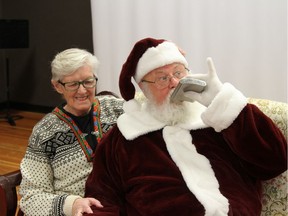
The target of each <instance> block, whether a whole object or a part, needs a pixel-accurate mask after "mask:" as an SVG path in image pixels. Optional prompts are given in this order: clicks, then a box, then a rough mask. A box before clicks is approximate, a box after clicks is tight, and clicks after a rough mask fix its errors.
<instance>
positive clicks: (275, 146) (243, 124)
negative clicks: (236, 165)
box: [202, 83, 287, 180]
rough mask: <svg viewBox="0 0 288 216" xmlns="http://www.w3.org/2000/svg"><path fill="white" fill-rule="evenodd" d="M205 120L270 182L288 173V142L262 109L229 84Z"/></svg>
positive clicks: (249, 168) (255, 173)
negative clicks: (271, 179)
mask: <svg viewBox="0 0 288 216" xmlns="http://www.w3.org/2000/svg"><path fill="white" fill-rule="evenodd" d="M202 119H203V121H204V122H205V123H206V124H207V125H209V126H211V127H213V128H214V129H215V131H217V132H220V133H221V134H223V137H224V139H225V140H226V142H227V144H228V145H229V146H230V148H231V149H232V151H233V152H234V153H235V154H236V155H237V156H238V157H239V160H240V161H241V163H242V165H243V167H244V168H245V169H246V170H247V172H249V173H250V174H251V175H252V176H255V177H257V178H260V179H263V180H266V179H270V178H273V177H276V176H277V175H279V174H281V173H282V172H284V171H285V170H287V141H286V139H285V137H284V135H283V134H282V132H281V131H280V129H279V128H278V127H277V126H276V125H275V124H274V123H273V121H272V120H271V119H270V118H269V117H268V116H266V115H265V114H264V113H263V112H262V111H260V109H259V108H258V107H256V106H255V105H252V104H248V103H247V99H246V98H245V97H244V96H243V95H242V93H241V92H239V91H238V90H237V89H235V88H234V87H233V86H232V85H230V84H228V83H226V84H224V86H223V88H222V89H221V91H220V93H219V94H218V95H217V96H216V97H215V99H214V100H213V102H212V103H211V105H210V106H209V107H208V108H207V110H206V111H205V112H204V113H203V114H202Z"/></svg>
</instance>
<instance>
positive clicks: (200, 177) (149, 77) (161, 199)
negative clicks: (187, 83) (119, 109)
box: [86, 38, 287, 216]
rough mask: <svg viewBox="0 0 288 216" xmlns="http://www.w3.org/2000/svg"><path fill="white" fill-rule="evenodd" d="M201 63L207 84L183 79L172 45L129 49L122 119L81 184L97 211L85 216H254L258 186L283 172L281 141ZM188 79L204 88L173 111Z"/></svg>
mask: <svg viewBox="0 0 288 216" xmlns="http://www.w3.org/2000/svg"><path fill="white" fill-rule="evenodd" d="M207 63H208V73H207V74H191V73H190V72H189V70H188V63H187V60H186V59H185V57H184V55H183V52H182V51H181V50H180V49H179V48H178V47H177V45H175V44H174V43H173V42H171V41H167V40H162V39H160V40H159V39H154V38H145V39H143V40H140V41H138V42H137V43H136V44H135V46H134V48H133V49H132V51H131V53H130V55H129V56H128V59H127V61H126V62H125V63H124V65H123V68H122V71H121V74H120V79H119V87H120V91H121V95H122V97H123V98H124V99H125V101H126V102H125V103H124V107H123V109H124V114H122V115H121V116H120V117H119V118H118V121H117V126H115V127H114V128H113V129H112V130H111V131H110V132H109V133H108V134H107V135H106V136H105V137H104V138H103V139H102V142H101V143H100V145H99V146H98V148H97V150H96V154H95V158H94V162H93V171H92V173H91V175H90V176H89V178H88V180H87V183H86V196H87V197H95V198H97V199H99V200H100V201H101V203H102V205H103V206H104V207H103V208H94V213H93V214H91V215H132V216H138V215H143V216H161V215H163V216H170V215H171V216H172V215H173V216H175V215H181V216H186V215H187V216H188V215H189V216H191V215H193V216H200V215H201V216H203V215H207V216H212V215H214V216H224V215H233V216H240V215H242V216H243V215H245V216H246V215H247V216H256V215H260V212H261V181H262V180H267V179H270V178H273V177H275V176H277V175H279V174H280V173H282V172H284V171H285V170H286V169H287V154H286V152H287V141H286V140H285V137H284V136H283V135H282V134H281V132H280V130H279V129H278V128H277V127H276V126H275V125H274V124H273V122H272V121H271V119H269V118H268V117H267V116H265V115H264V114H263V113H262V112H261V111H260V110H259V109H258V108H257V107H256V106H254V105H252V104H248V103H247V99H246V97H245V96H244V95H243V94H242V93H241V92H240V91H239V90H237V89H236V88H235V87H234V86H233V85H231V84H230V83H224V84H223V83H222V82H221V81H220V80H219V78H218V76H217V73H216V70H215V67H214V64H213V62H212V59H211V58H208V59H207ZM187 76H189V77H193V78H197V79H201V80H202V81H205V82H206V84H207V86H206V87H205V89H204V91H203V92H200V93H199V92H193V91H187V92H185V93H184V97H183V98H189V100H188V101H182V100H180V101H179V100H178V101H176V102H172V101H171V94H172V93H173V91H174V90H175V87H176V86H177V84H178V83H179V80H180V79H183V78H184V77H187ZM132 77H133V78H134V80H135V82H136V83H137V84H138V85H139V87H140V89H141V90H142V92H143V97H135V87H134V84H133V83H132V81H131V78H132Z"/></svg>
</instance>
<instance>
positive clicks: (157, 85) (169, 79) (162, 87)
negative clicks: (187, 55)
mask: <svg viewBox="0 0 288 216" xmlns="http://www.w3.org/2000/svg"><path fill="white" fill-rule="evenodd" d="M185 71H187V74H186V75H184V76H182V77H180V78H179V77H176V76H175V74H176V73H178V72H182V71H176V72H174V73H173V75H172V76H169V75H166V76H161V77H158V80H159V79H160V78H163V77H166V78H167V80H168V81H167V85H165V86H162V85H161V84H159V82H158V83H157V81H158V80H157V78H155V81H150V80H144V79H142V80H141V82H146V83H152V84H155V85H156V88H157V89H164V88H166V87H167V86H169V83H170V82H171V79H172V78H174V79H177V80H180V79H182V78H183V77H185V76H187V75H188V74H189V72H190V70H189V68H186V67H185Z"/></svg>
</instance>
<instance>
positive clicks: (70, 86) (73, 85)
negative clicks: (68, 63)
mask: <svg viewBox="0 0 288 216" xmlns="http://www.w3.org/2000/svg"><path fill="white" fill-rule="evenodd" d="M97 80H98V79H97V78H96V77H90V78H88V79H86V80H83V81H74V82H66V83H63V82H61V81H60V80H58V83H60V84H61V85H63V86H64V88H65V90H67V91H76V90H78V89H79V87H80V84H81V85H82V86H83V87H84V88H94V87H95V86H96V82H97Z"/></svg>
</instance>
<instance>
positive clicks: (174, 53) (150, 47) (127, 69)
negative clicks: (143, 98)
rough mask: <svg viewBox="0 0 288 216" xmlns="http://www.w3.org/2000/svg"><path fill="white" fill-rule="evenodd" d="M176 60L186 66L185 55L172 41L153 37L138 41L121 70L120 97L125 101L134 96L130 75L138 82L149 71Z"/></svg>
mask: <svg viewBox="0 0 288 216" xmlns="http://www.w3.org/2000/svg"><path fill="white" fill-rule="evenodd" d="M176 62H177V63H182V64H184V65H185V67H188V63H187V61H186V59H185V57H184V56H183V54H182V53H181V52H180V51H179V48H178V47H177V46H176V45H175V44H174V43H172V42H170V41H166V40H164V39H154V38H145V39H142V40H140V41H138V42H137V43H136V44H135V45H134V47H133V49H132V51H131V53H130V54H129V56H128V58H127V60H126V62H125V63H124V64H123V67H122V70H121V74H120V78H119V88H120V92H121V95H122V97H123V98H124V99H125V100H126V101H128V100H131V99H133V98H134V96H135V87H134V85H133V83H132V82H131V78H132V77H133V78H134V80H135V81H136V82H137V83H139V82H140V81H141V79H142V78H143V77H144V76H145V75H146V74H148V73H149V72H150V71H152V70H154V69H156V68H159V67H162V66H165V65H168V64H172V63H176Z"/></svg>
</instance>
